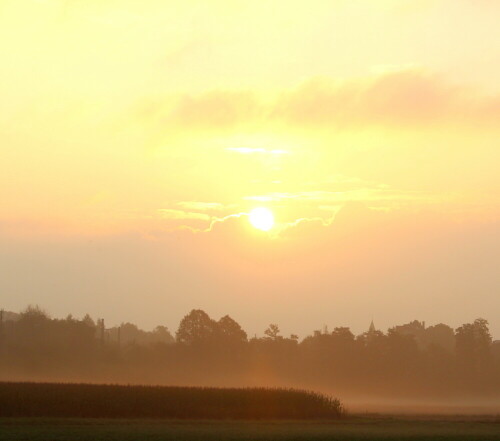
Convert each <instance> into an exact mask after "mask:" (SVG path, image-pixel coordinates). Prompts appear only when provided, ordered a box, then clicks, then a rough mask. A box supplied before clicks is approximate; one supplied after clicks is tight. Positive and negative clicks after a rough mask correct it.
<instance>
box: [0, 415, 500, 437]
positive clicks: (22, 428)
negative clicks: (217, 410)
mask: <svg viewBox="0 0 500 441" xmlns="http://www.w3.org/2000/svg"><path fill="white" fill-rule="evenodd" d="M4 440H5V441H7V440H9V441H28V440H29V441H47V440H51V441H63V440H64V441H87V440H89V441H90V440H92V441H139V440H141V441H142V440H148V441H160V440H161V441H174V440H175V441H201V440H203V441H289V440H290V441H291V440H293V441H306V440H307V441H327V440H328V441H337V440H339V441H340V440H342V441H361V440H363V441H367V440H370V441H382V440H384V441H395V440H400V441H410V440H411V441H417V440H425V441H431V440H433V441H438V440H439V441H445V440H446V441H495V440H500V422H499V420H498V419H496V420H495V419H494V418H446V417H440V418H429V419H425V418H408V417H348V418H344V419H341V420H335V421H329V422H327V421H208V420H201V421H187V420H176V421H173V420H169V421H166V420H137V419H134V420H118V419H112V420H109V419H42V418H32V419H28V418H21V419H18V418H7V419H6V418H2V419H0V441H4Z"/></svg>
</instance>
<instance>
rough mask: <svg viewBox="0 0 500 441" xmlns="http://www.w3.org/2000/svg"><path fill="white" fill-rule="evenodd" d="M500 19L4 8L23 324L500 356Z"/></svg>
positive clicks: (1, 240)
mask: <svg viewBox="0 0 500 441" xmlns="http://www.w3.org/2000/svg"><path fill="white" fill-rule="evenodd" d="M499 16H500V3H499V2H496V1H494V0H474V1H472V0H380V1H374V0H349V1H348V0H330V1H319V0H310V1H308V2H290V1H281V0H279V1H278V0H277V1H268V2H255V1H240V0H226V1H223V0H211V1H209V2H207V1H201V0H200V1H195V0H187V1H184V2H174V1H165V0H161V1H160V0H141V1H139V0H36V1H35V0H0V57H1V58H2V61H1V67H0V96H2V99H1V100H0V157H1V159H0V307H2V308H4V309H6V310H13V311H17V310H21V309H23V308H24V307H26V306H27V305H28V304H38V305H40V306H41V307H43V308H45V309H46V310H47V311H48V312H50V313H51V314H52V315H53V316H56V317H62V316H65V315H67V314H69V313H72V314H73V315H75V316H77V317H78V316H82V315H84V314H85V313H90V314H91V315H92V316H93V317H104V318H105V320H106V323H107V324H108V325H109V326H111V325H115V324H118V323H120V322H122V321H124V322H126V321H131V322H134V323H137V324H139V325H140V326H142V327H144V328H147V329H150V328H152V327H154V326H155V325H157V324H164V325H166V326H168V327H169V329H171V330H175V329H176V328H177V325H178V323H179V321H180V319H181V318H182V317H183V316H184V315H185V314H186V313H187V312H189V310H191V309H193V308H201V309H204V310H205V311H206V312H208V313H209V314H210V315H211V316H212V317H214V318H216V319H218V318H219V317H221V316H223V315H225V314H229V315H231V316H232V317H233V318H234V319H236V320H237V321H238V322H239V323H240V324H241V325H242V326H243V327H244V328H245V329H246V330H247V331H248V332H249V334H251V335H254V334H257V335H261V334H262V333H263V331H264V329H265V328H266V327H267V325H268V324H270V323H277V324H278V325H279V326H280V328H281V329H282V331H283V333H284V334H285V335H287V334H290V333H297V334H299V335H300V336H302V337H303V336H306V335H307V334H310V333H312V331H313V330H315V329H320V328H323V326H325V325H326V326H328V327H329V328H330V329H333V327H335V326H350V327H351V328H352V330H353V331H354V332H356V333H360V332H363V331H365V330H366V329H367V328H368V325H369V323H370V321H371V320H372V319H373V320H374V322H375V325H376V326H377V327H378V328H380V329H383V330H385V329H387V328H388V327H390V326H393V325H395V324H401V323H406V322H408V321H410V320H414V319H418V320H421V321H422V320H424V321H426V323H428V324H429V325H432V324H436V323H440V322H444V323H447V324H450V325H451V326H453V327H457V326H459V325H461V324H462V323H465V322H470V321H473V320H474V319H475V318H477V317H484V318H486V319H488V320H489V321H490V327H491V330H492V333H493V335H494V337H496V338H500V321H499V320H498V314H495V311H498V310H499V309H500V291H499V290H500V271H498V266H499V264H500V174H499V173H498V170H499V166H500V141H499V140H500V83H499V82H498V78H500V28H499V27H498V17H499ZM258 207H265V208H267V209H269V210H271V212H272V213H273V215H274V218H275V224H274V226H273V228H272V229H271V230H269V231H268V232H264V231H260V230H258V229H255V228H253V227H252V225H251V224H250V223H249V220H248V213H250V211H251V210H253V209H254V208H258Z"/></svg>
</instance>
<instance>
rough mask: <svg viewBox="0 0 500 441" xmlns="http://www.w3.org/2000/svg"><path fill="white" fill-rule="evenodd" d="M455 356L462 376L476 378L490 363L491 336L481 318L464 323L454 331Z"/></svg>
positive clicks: (486, 324)
mask: <svg viewBox="0 0 500 441" xmlns="http://www.w3.org/2000/svg"><path fill="white" fill-rule="evenodd" d="M455 336H456V354H457V359H458V363H459V366H460V369H461V371H462V374H463V375H465V376H472V377H474V376H478V375H480V374H481V372H482V371H483V370H484V369H485V368H487V367H489V365H490V362H491V347H490V346H491V341H492V338H491V334H490V331H489V329H488V321H487V320H484V319H482V318H479V319H476V320H475V321H474V323H466V324H464V325H462V326H460V327H459V328H457V329H456V331H455Z"/></svg>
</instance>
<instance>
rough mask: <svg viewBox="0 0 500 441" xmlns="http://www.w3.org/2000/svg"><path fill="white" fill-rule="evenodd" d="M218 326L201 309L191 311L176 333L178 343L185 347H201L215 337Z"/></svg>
mask: <svg viewBox="0 0 500 441" xmlns="http://www.w3.org/2000/svg"><path fill="white" fill-rule="evenodd" d="M217 331H218V326H217V322H216V321H215V320H212V319H211V318H210V317H209V315H208V314H207V313H206V312H205V311H202V310H201V309H193V310H192V311H191V312H190V313H189V314H188V315H186V316H185V317H184V318H183V319H182V321H181V323H180V325H179V329H178V330H177V332H176V334H175V335H176V339H177V341H178V342H179V343H182V344H186V345H203V344H208V343H212V342H213V341H214V338H215V337H216V335H217Z"/></svg>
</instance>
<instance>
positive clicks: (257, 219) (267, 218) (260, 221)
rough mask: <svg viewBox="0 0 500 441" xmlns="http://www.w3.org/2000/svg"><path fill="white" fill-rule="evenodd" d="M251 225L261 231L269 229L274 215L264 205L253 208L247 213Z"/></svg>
mask: <svg viewBox="0 0 500 441" xmlns="http://www.w3.org/2000/svg"><path fill="white" fill-rule="evenodd" d="M248 220H249V221H250V223H251V224H252V226H253V227H255V228H257V229H258V230H262V231H269V230H270V229H271V228H272V227H273V225H274V216H273V213H272V212H271V210H269V209H268V208H265V207H259V208H254V209H253V210H252V211H251V212H250V214H249V215H248Z"/></svg>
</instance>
